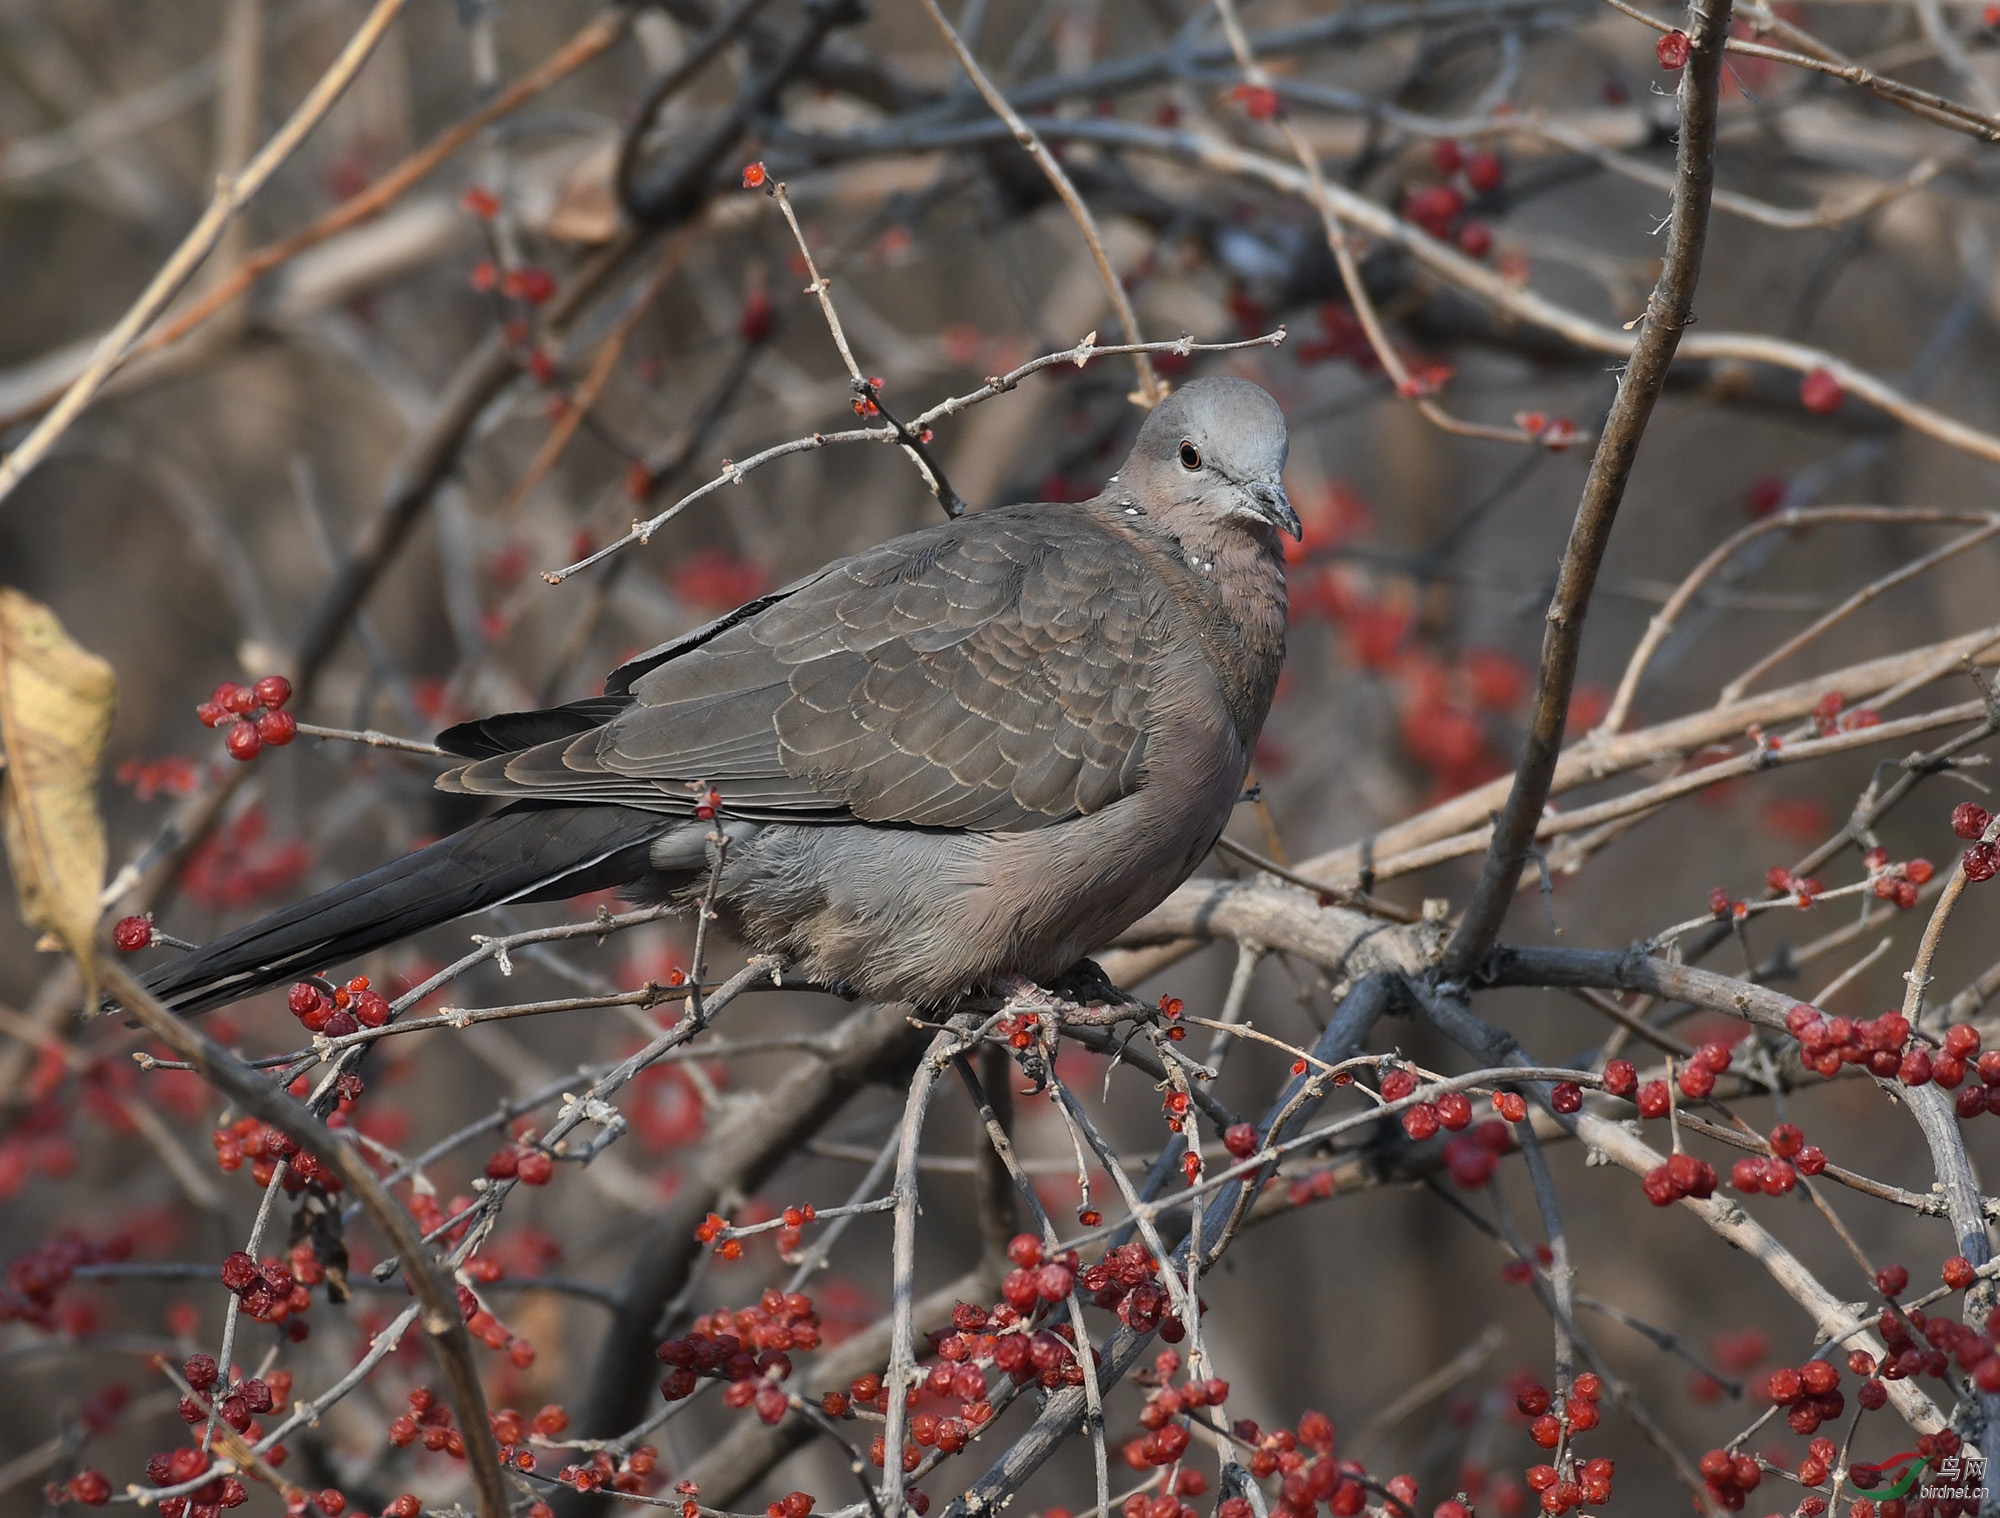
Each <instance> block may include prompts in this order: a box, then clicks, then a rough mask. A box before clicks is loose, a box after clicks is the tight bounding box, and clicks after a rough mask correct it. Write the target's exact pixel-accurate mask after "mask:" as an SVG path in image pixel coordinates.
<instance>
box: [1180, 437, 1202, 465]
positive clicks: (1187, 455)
mask: <svg viewBox="0 0 2000 1518" xmlns="http://www.w3.org/2000/svg"><path fill="white" fill-rule="evenodd" d="M1181 467H1182V468H1183V469H1199V468H1201V450H1200V449H1199V448H1197V447H1195V445H1194V444H1193V443H1182V444H1181Z"/></svg>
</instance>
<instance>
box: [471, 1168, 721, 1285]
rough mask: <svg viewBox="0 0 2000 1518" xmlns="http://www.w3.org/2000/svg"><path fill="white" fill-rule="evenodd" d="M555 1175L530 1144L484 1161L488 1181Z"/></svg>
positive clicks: (534, 1181)
mask: <svg viewBox="0 0 2000 1518" xmlns="http://www.w3.org/2000/svg"><path fill="white" fill-rule="evenodd" d="M555 1173H556V1162H555V1160H554V1159H553V1158H551V1157H550V1155H549V1152H548V1151H547V1150H546V1149H537V1148H536V1147H535V1146H534V1145H532V1144H509V1145H508V1146H507V1147H506V1148H505V1149H496V1150H494V1151H493V1153H492V1154H491V1155H489V1156H488V1157H487V1160H486V1179H487V1180H489V1181H519V1182H520V1183H521V1184H522V1185H523V1186H546V1185H548V1183H549V1182H550V1181H552V1180H553V1179H555ZM702 1242H703V1243H704V1244H705V1243H707V1242H708V1240H706V1239H703V1240H702ZM738 1247H739V1248H740V1247H741V1246H738ZM732 1258H734V1257H733V1256H732Z"/></svg>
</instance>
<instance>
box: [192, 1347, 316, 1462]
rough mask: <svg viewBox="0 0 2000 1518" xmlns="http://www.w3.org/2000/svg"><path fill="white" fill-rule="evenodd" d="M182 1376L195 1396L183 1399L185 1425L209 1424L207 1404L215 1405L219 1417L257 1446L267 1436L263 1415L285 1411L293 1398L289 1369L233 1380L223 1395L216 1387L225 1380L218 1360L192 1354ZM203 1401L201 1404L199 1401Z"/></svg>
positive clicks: (238, 1374)
mask: <svg viewBox="0 0 2000 1518" xmlns="http://www.w3.org/2000/svg"><path fill="white" fill-rule="evenodd" d="M181 1374H182V1375H183V1376H185V1377H186V1378H187V1384H188V1385H189V1386H190V1387H191V1388H193V1390H194V1393H195V1396H193V1397H182V1398H181V1401H180V1415H181V1421H182V1422H183V1423H188V1424H195V1423H206V1422H207V1421H208V1412H207V1409H206V1408H205V1407H204V1406H203V1405H202V1404H203V1403H204V1402H206V1403H209V1404H211V1405H213V1406H214V1408H215V1411H216V1415H217V1416H218V1417H220V1418H221V1419H222V1421H223V1422H224V1423H226V1424H228V1425H229V1426H230V1427H231V1428H233V1429H235V1430H236V1432H237V1433H239V1434H242V1435H243V1436H244V1437H246V1438H247V1439H249V1440H250V1441H251V1442H252V1443H253V1444H254V1443H255V1442H256V1441H257V1440H259V1439H261V1438H263V1437H264V1431H263V1429H262V1428H260V1427H259V1426H258V1424H257V1415H258V1414H259V1413H268V1412H270V1411H271V1410H272V1409H273V1408H281V1407H283V1406H284V1405H285V1404H286V1403H287V1402H289V1401H291V1399H292V1373H291V1372H290V1371H288V1370H274V1371H272V1372H270V1373H269V1374H268V1375H264V1376H250V1377H247V1378H242V1377H241V1373H240V1372H235V1373H234V1374H236V1375H237V1376H238V1377H239V1379H236V1380H233V1381H231V1383H230V1385H229V1388H228V1390H227V1391H226V1392H224V1393H222V1394H221V1395H216V1394H215V1388H216V1385H217V1383H218V1382H220V1381H221V1379H222V1374H221V1372H220V1371H219V1370H218V1369H217V1367H216V1364H215V1361H214V1360H212V1359H210V1358H209V1357H208V1356H207V1355H190V1356H188V1358H187V1361H186V1363H185V1364H183V1365H182V1366H181ZM197 1398H199V1399H200V1400H199V1401H197V1400H196V1399H197Z"/></svg>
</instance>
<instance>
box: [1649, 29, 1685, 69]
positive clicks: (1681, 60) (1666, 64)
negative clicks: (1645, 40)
mask: <svg viewBox="0 0 2000 1518" xmlns="http://www.w3.org/2000/svg"><path fill="white" fill-rule="evenodd" d="M1653 55H1654V56H1655V57H1656V58H1658V59H1659V60H1660V67H1661V68H1663V69H1678V68H1685V67H1686V66H1687V61H1688V34H1687V33H1686V32H1683V31H1680V30H1678V29H1677V30H1674V31H1671V32H1668V33H1666V34H1665V35H1664V36H1663V37H1661V38H1660V40H1659V41H1658V42H1656V43H1654V44H1653Z"/></svg>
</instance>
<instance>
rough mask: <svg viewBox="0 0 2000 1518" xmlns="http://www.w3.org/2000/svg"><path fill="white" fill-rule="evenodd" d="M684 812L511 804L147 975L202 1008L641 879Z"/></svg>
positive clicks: (181, 1002) (181, 1005) (162, 991)
mask: <svg viewBox="0 0 2000 1518" xmlns="http://www.w3.org/2000/svg"><path fill="white" fill-rule="evenodd" d="M678 820H679V819H675V818H671V817H664V816H660V815H658V814H655V813H651V812H642V811H638V810H636V809H633V808H629V807H617V806H548V805H540V804H535V803H529V804H526V805H521V806H514V807H509V808H508V809H507V810H506V811H504V812H500V813H497V814H496V815H494V816H492V817H488V818H486V819H485V820H484V821H481V822H475V823H474V824H473V825H472V826H471V827H469V828H466V829H465V830H464V831H463V832H459V833H454V834H453V835H452V836H451V837H449V838H445V839H441V840H439V841H438V842H437V843H434V844H431V845H430V846H429V847H428V848H423V849H418V850H417V851H416V852H415V853H412V854H406V855H404V856H403V857H402V858H401V859H396V860H392V861H390V862H389V863H388V864H385V865H383V866H381V867H380V868H379V869H375V870H371V871H370V872H369V873H368V874H366V875H362V876H359V877H357V878H356V879H354V880H350V881H348V882H346V883H345V884H344V885H337V886H335V887H333V888H332V889H331V890H327V891H322V892H321V893H320V894H319V895H317V896H314V897H310V898H308V899H307V900H305V901H301V902H298V903H296V904H295V905H293V906H289V907H286V908H284V909H283V910H281V911H277V912H273V913H272V914H271V915H270V916H268V917H266V918H263V919H262V920H261V921H258V922H253V923H251V924H250V925H249V926H248V927H244V928H238V929H237V930H236V931H235V932H233V933H230V934H227V935H225V936H224V937H221V938H218V939H216V940H215V941H214V942H213V943H209V944H205V945H203V946H202V947H201V948H199V949H196V950H194V951H193V952H192V953H189V954H186V955H183V956H182V957H181V958H179V959H177V960H175V961H174V962H173V963H171V964H168V965H164V966H162V967H161V968H159V969H157V970H155V971H154V972H153V973H152V974H150V975H148V976H147V977H146V984H147V985H148V987H149V988H150V989H151V990H152V991H153V992H154V994H155V995H157V996H159V997H160V999H161V1000H163V1001H165V1002H166V1003H167V1004H168V1005H170V1006H172V1007H174V1008H175V1009H176V1010H178V1011H181V1012H204V1011H207V1010H208V1009H209V1008H211V1007H218V1006H221V1005H223V1004H224V1003H226V1002H231V1001H235V1000H237V999H239V998H241V997H244V996H248V995H250V994H251V993H252V992H254V991H259V990H262V989H263V988H264V987H266V986H272V985H277V984H279V983H281V982H284V981H288V980H296V979H298V978H299V977H300V976H301V975H305V974H308V973H310V972H313V971H316V970H321V969H325V968H326V967H328V966H330V965H335V964H338V963H340V962H341V961H342V960H346V959H351V958H353V957H354V956H355V955H357V954H365V953H367V952H368V951H369V950H370V949H378V948H381V947H382V946H383V945H384V944H389V943H394V942H395V941H396V940H398V939H401V938H407V937H409V936H410V935H411V934H413V933H420V932H422V931H423V930H424V929H426V928H431V927H436V926H437V925H438V924H440V923H446V922H450V921H451V920H452V919H454V918H457V917H463V916H465V915H466V914H467V913H469V912H477V911H480V910H483V909H484V908H487V907H494V906H499V905H501V904H502V903H505V902H509V901H519V900H523V899H526V898H531V897H543V898H546V897H556V896H571V895H577V894H580V893H582V892H585V891H589V890H597V889H601V888H603V887H604V886H607V885H620V884H624V883H626V882H628V881H631V880H633V879H636V878H637V877H638V876H640V875H641V874H643V873H645V871H646V869H647V851H648V848H649V846H650V845H651V843H652V841H653V840H654V839H655V838H657V837H658V836H659V835H660V834H661V833H663V832H665V831H667V830H668V829H670V828H672V827H673V826H675V824H676V822H677V821H678Z"/></svg>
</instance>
